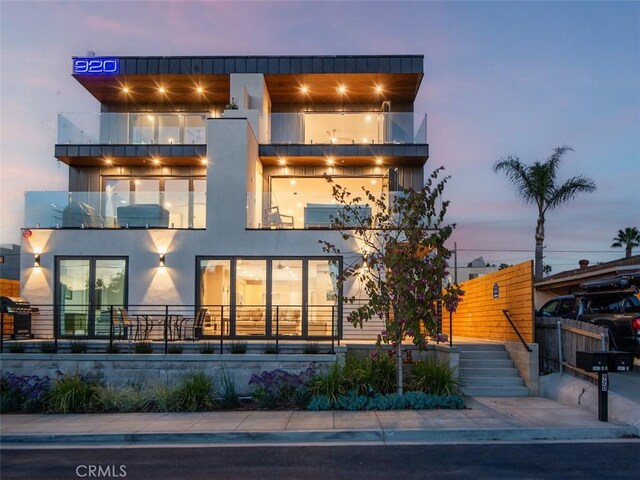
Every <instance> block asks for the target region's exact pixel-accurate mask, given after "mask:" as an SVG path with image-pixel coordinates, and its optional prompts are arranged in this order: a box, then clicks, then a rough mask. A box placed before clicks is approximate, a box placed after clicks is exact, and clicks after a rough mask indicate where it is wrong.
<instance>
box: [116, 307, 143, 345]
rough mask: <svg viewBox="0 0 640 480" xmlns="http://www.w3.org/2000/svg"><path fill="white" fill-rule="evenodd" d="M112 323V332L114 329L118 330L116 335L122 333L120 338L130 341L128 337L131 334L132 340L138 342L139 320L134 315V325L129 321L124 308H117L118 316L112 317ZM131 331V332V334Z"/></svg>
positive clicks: (127, 313)
mask: <svg viewBox="0 0 640 480" xmlns="http://www.w3.org/2000/svg"><path fill="white" fill-rule="evenodd" d="M113 321H114V322H117V323H114V325H113V327H114V332H115V331H116V328H117V329H118V330H117V331H118V334H120V332H122V338H124V339H126V340H130V337H129V335H131V333H133V340H138V339H139V338H138V337H139V335H140V320H139V318H138V316H137V315H136V323H135V325H134V324H133V322H132V321H131V317H129V312H128V311H127V309H126V308H119V309H118V314H117V315H114V316H113ZM132 331H133V332H132Z"/></svg>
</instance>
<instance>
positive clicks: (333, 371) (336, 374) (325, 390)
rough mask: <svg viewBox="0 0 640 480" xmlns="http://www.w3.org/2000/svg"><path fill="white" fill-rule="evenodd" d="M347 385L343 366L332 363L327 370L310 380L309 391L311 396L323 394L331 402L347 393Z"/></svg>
mask: <svg viewBox="0 0 640 480" xmlns="http://www.w3.org/2000/svg"><path fill="white" fill-rule="evenodd" d="M348 385H349V383H348V381H347V378H346V376H345V373H344V368H343V367H342V366H340V365H339V364H337V363H334V364H333V365H331V367H330V368H329V370H327V371H326V372H325V373H322V374H320V375H318V376H317V377H315V378H314V379H313V380H312V381H311V383H310V384H309V391H310V392H311V394H312V395H313V396H317V395H324V396H325V397H327V398H328V399H329V401H330V402H331V403H335V402H336V400H337V399H338V397H340V396H342V395H345V394H346V393H347V391H348V390H349V388H348Z"/></svg>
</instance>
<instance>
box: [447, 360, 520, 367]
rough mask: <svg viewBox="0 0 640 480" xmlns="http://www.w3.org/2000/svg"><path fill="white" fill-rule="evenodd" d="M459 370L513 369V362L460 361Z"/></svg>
mask: <svg viewBox="0 0 640 480" xmlns="http://www.w3.org/2000/svg"><path fill="white" fill-rule="evenodd" d="M459 365H460V368H461V369H462V368H513V361H512V360H511V359H506V360H467V359H464V360H460V363H459Z"/></svg>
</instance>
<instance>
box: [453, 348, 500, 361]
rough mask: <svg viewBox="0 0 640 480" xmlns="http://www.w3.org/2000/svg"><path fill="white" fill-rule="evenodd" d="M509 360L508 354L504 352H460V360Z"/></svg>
mask: <svg viewBox="0 0 640 480" xmlns="http://www.w3.org/2000/svg"><path fill="white" fill-rule="evenodd" d="M508 358H509V354H508V353H507V351H506V350H504V349H503V350H502V351H494V350H477V351H464V350H463V351H461V352H460V360H473V359H481V360H505V359H508Z"/></svg>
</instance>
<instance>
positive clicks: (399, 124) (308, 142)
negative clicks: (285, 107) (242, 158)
mask: <svg viewBox="0 0 640 480" xmlns="http://www.w3.org/2000/svg"><path fill="white" fill-rule="evenodd" d="M270 126H271V138H270V143H269V144H268V145H266V144H262V145H260V157H261V158H262V160H263V163H266V164H274V165H275V164H278V162H279V160H280V159H281V158H287V160H288V161H289V160H291V161H293V160H294V159H295V163H297V164H304V163H308V164H311V163H313V162H314V159H315V161H316V162H317V158H318V157H323V158H324V157H333V158H334V159H335V160H336V161H337V162H340V163H344V164H352V165H353V164H357V163H358V161H359V160H358V159H360V160H363V161H365V162H368V160H367V157H368V158H385V163H388V164H419V165H422V164H424V163H425V162H426V160H427V158H428V157H429V146H428V144H427V116H426V115H424V114H422V115H419V114H418V115H417V114H414V113H413V112H301V113H272V114H271V125H270Z"/></svg>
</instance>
